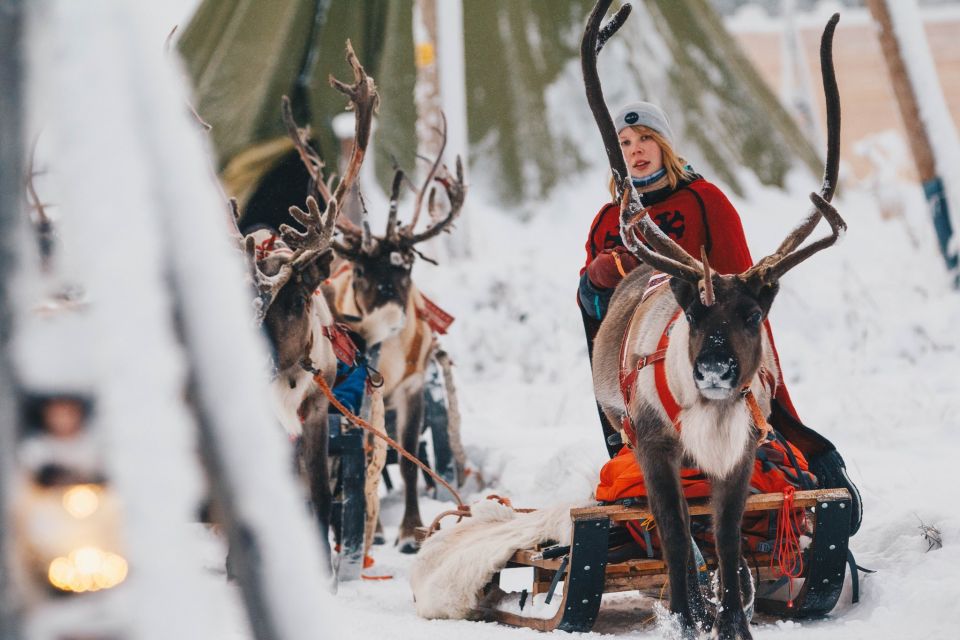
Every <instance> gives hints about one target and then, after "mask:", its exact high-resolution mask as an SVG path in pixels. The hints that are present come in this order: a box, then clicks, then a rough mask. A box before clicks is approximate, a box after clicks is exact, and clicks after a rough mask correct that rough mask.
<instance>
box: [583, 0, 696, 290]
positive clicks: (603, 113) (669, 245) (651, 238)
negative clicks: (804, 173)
mask: <svg viewBox="0 0 960 640" xmlns="http://www.w3.org/2000/svg"><path fill="white" fill-rule="evenodd" d="M611 2H612V0H598V2H597V4H596V5H595V6H594V7H593V11H591V12H590V16H589V17H588V18H587V24H586V27H585V28H584V31H583V39H582V40H581V41H580V64H581V67H582V70H583V83H584V87H585V89H586V92H587V102H588V103H589V105H590V111H591V112H592V113H593V118H594V120H596V122H597V127H598V128H599V129H600V137H601V138H602V139H603V144H604V148H605V149H606V152H607V160H608V161H609V163H610V170H611V171H612V172H613V180H614V184H615V185H616V191H617V194H618V196H620V237H621V238H622V239H623V243H624V245H625V246H626V247H627V248H628V249H630V250H631V251H632V252H633V253H635V254H637V256H639V257H640V258H641V259H643V260H644V261H645V262H647V263H648V264H650V265H653V266H654V267H656V268H658V269H661V270H662V271H664V272H665V273H669V274H671V275H675V276H677V277H680V278H683V279H685V280H689V281H691V282H693V283H694V284H696V283H697V282H699V281H700V279H701V278H702V277H703V267H702V266H701V265H700V263H699V262H697V260H696V259H694V258H692V257H691V256H690V255H689V254H688V253H687V252H686V251H684V250H683V248H682V247H680V245H678V244H677V243H676V242H674V241H673V240H672V239H671V238H670V237H669V236H668V235H667V234H665V233H664V232H663V231H662V230H661V229H660V227H658V226H657V225H656V223H655V222H654V221H653V220H652V219H651V218H650V216H649V214H648V213H647V211H646V209H644V208H643V204H642V203H641V202H640V197H639V196H638V195H637V193H636V190H635V189H634V188H633V182H632V181H631V180H630V173H629V171H628V169H627V163H626V161H625V160H624V158H623V152H622V151H621V150H620V139H619V137H618V136H617V129H616V127H615V126H614V124H613V118H612V117H610V110H609V109H608V108H607V103H606V101H605V100H604V98H603V87H602V85H601V83H600V75H599V73H598V72H597V54H598V53H599V52H600V50H601V49H602V48H603V45H604V44H606V42H607V40H608V39H609V38H610V37H612V36H613V34H615V33H616V32H617V30H618V29H620V27H622V26H623V24H624V23H625V22H626V20H627V18H628V17H629V15H630V11H631V5H629V4H626V5H624V6H622V7H621V8H620V10H619V11H617V13H616V14H615V15H614V17H613V18H611V20H610V22H608V23H607V25H606V26H604V27H603V28H602V29H601V27H600V23H601V22H602V20H603V16H604V15H605V14H606V13H607V9H609V8H610V4H611ZM638 227H639V231H640V233H641V234H642V235H643V238H644V239H645V240H646V241H647V242H649V243H650V244H651V246H653V248H654V249H656V251H657V253H654V252H652V251H650V250H649V249H647V248H646V246H644V244H643V242H641V241H640V239H639V238H638V237H637V235H636V232H637V228H638Z"/></svg>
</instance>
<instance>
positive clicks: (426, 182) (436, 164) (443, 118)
mask: <svg viewBox="0 0 960 640" xmlns="http://www.w3.org/2000/svg"><path fill="white" fill-rule="evenodd" d="M440 122H441V124H442V125H443V128H442V129H441V130H440V150H439V151H437V157H436V158H435V159H434V161H433V164H431V165H430V171H428V172H427V175H426V177H425V178H424V179H423V186H422V187H420V190H419V191H417V200H416V203H414V205H413V218H411V219H410V224H408V225H407V227H408V228H409V229H410V231H413V230H414V228H416V226H417V222H418V221H419V220H420V208H421V207H422V206H423V194H424V193H425V192H426V191H427V189H428V187H429V186H430V183H431V182H432V181H433V178H434V176H435V175H437V170H438V169H439V168H440V163H441V162H442V161H443V152H444V151H446V149H447V114H446V113H444V112H443V111H442V110H441V111H440ZM418 157H419V156H418ZM432 193H433V192H432V191H431V194H432Z"/></svg>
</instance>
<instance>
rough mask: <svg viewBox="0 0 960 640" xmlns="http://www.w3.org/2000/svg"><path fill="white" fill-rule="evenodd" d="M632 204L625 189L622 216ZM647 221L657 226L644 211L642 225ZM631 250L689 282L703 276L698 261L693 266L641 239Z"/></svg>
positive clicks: (696, 281)
mask: <svg viewBox="0 0 960 640" xmlns="http://www.w3.org/2000/svg"><path fill="white" fill-rule="evenodd" d="M630 205H631V199H630V191H624V192H623V195H622V196H621V197H620V215H621V217H623V215H624V212H625V211H626V210H627V209H629V208H630ZM646 221H649V223H650V225H652V226H654V227H656V224H654V222H653V221H652V220H650V216H649V215H646V212H644V214H643V218H641V219H640V223H641V225H642V224H643V223H645V222H646ZM631 235H632V234H631ZM630 250H631V251H633V253H634V254H636V256H637V257H638V258H640V259H641V260H643V261H644V262H645V263H647V264H649V265H650V266H651V267H653V268H654V269H657V270H659V271H663V272H664V273H669V274H670V275H672V276H675V277H677V278H680V279H682V280H686V281H687V282H691V283H693V284H697V283H699V282H700V280H701V279H702V278H703V270H702V268H700V266H699V263H697V267H691V266H690V265H688V264H686V263H684V262H681V261H679V260H674V259H673V258H672V257H671V256H668V255H666V254H664V253H661V252H658V251H652V250H650V249H648V248H647V246H646V245H645V244H643V243H642V242H639V241H637V242H634V243H633V246H632V247H630Z"/></svg>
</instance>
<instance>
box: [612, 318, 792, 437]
mask: <svg viewBox="0 0 960 640" xmlns="http://www.w3.org/2000/svg"><path fill="white" fill-rule="evenodd" d="M680 311H681V310H680V309H677V312H676V313H675V314H673V317H671V318H670V321H669V322H667V326H666V327H664V329H663V333H662V334H660V341H659V342H658V343H657V350H656V351H654V352H653V353H651V354H648V355H645V356H642V357H641V358H640V359H639V360H638V361H637V366H636V367H634V368H633V369H631V370H630V371H629V372H628V371H627V370H626V367H625V366H624V364H623V356H624V347H625V345H626V340H624V341H623V343H622V344H621V346H620V363H621V364H620V392H621V394H622V395H623V403H624V407H625V408H626V410H627V411H626V417H625V418H624V420H623V430H624V431H625V432H626V434H627V437H628V438H629V439H630V444H631V445H635V444H636V438H637V435H636V429H635V428H634V425H633V421H632V420H631V419H630V414H629V412H630V401H631V399H632V395H633V387H634V384H636V381H637V375H638V374H639V373H640V370H641V369H643V368H644V367H646V366H647V365H649V364H652V365H653V380H654V383H655V384H656V387H657V396H658V397H659V398H660V404H661V405H662V406H663V410H664V411H665V412H666V414H667V417H668V418H669V419H670V422H671V423H672V424H673V426H674V428H675V429H676V430H677V431H678V432H679V431H680V429H681V428H682V425H681V423H680V405H679V404H677V400H676V398H674V397H673V392H671V391H670V385H669V383H668V382H667V362H666V359H667V347H669V346H670V332H671V330H672V329H673V327H674V325H675V324H676V322H677V320H678V319H679V318H680ZM758 374H759V376H760V382H761V384H763V385H764V386H765V387H766V388H767V390H768V391H769V392H770V395H771V396H773V395H774V393H776V389H777V379H776V377H775V376H774V375H773V373H772V372H771V371H769V370H768V369H767V368H765V367H760V370H759V372H758ZM741 395H742V396H743V397H744V399H745V400H746V402H747V407H748V409H749V411H750V416H751V419H752V420H753V424H754V425H755V426H756V428H757V429H758V430H759V431H760V442H761V443H763V442H765V441H766V440H767V439H768V438H769V435H770V431H771V427H770V425H769V424H768V423H767V421H766V418H764V416H763V413H762V411H761V410H760V407H759V405H758V404H757V400H756V398H755V397H754V396H753V393H752V392H751V391H750V385H749V384H747V385H745V386H744V387H743V389H741Z"/></svg>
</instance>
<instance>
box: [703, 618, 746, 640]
mask: <svg viewBox="0 0 960 640" xmlns="http://www.w3.org/2000/svg"><path fill="white" fill-rule="evenodd" d="M710 637H711V638H717V639H718V640H753V636H752V635H751V634H750V622H749V621H748V620H747V616H746V615H744V613H743V611H736V612H733V613H732V614H729V615H728V614H727V612H723V613H721V614H720V616H719V617H717V621H716V622H715V623H714V624H713V631H712V633H711V634H710Z"/></svg>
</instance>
